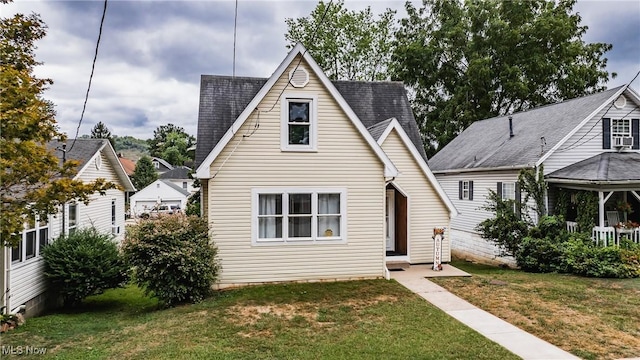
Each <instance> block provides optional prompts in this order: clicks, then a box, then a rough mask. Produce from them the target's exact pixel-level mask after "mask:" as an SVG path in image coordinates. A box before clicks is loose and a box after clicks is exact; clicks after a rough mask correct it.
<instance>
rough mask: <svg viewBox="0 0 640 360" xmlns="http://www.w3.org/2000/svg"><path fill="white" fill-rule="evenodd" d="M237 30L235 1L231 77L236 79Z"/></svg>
mask: <svg viewBox="0 0 640 360" xmlns="http://www.w3.org/2000/svg"><path fill="white" fill-rule="evenodd" d="M237 28H238V0H236V12H235V15H234V17H233V77H234V78H235V77H236V32H237V31H236V29H237Z"/></svg>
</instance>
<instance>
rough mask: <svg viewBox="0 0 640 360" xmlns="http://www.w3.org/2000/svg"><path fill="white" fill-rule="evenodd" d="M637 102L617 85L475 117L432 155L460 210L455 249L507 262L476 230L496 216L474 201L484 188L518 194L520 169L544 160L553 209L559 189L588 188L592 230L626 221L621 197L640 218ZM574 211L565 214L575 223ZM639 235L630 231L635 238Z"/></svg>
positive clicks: (636, 218)
mask: <svg viewBox="0 0 640 360" xmlns="http://www.w3.org/2000/svg"><path fill="white" fill-rule="evenodd" d="M639 106H640V98H639V97H638V94H637V93H635V92H634V91H633V90H632V89H628V88H627V87H626V86H621V87H617V88H614V89H610V90H607V91H604V92H600V93H597V94H593V95H589V96H584V97H581V98H576V99H572V100H567V101H564V102H561V103H558V104H554V105H547V106H542V107H538V108H535V109H531V110H528V111H524V112H519V113H515V114H512V115H511V116H500V117H496V118H492V119H487V120H481V121H476V122H474V123H473V124H472V125H471V126H469V128H467V129H466V130H464V131H463V132H462V133H461V134H460V135H458V137H456V138H455V139H454V140H453V141H451V143H449V144H447V146H445V147H444V148H443V149H442V150H440V151H439V152H438V153H437V154H436V155H435V156H433V157H432V158H431V159H430V160H429V166H430V167H431V169H432V171H433V172H434V174H435V175H436V177H437V178H438V180H439V181H440V183H441V184H442V186H443V188H444V189H445V192H446V193H447V194H448V195H449V197H450V198H451V199H452V201H453V202H454V204H455V206H456V208H457V209H458V210H459V212H460V215H459V216H458V217H456V218H455V219H453V220H452V222H451V227H452V233H451V238H452V247H453V250H454V251H455V252H457V253H459V254H460V255H463V256H466V257H471V258H480V259H484V260H494V261H498V262H510V259H500V258H496V254H497V251H496V248H495V247H494V246H492V245H491V244H490V243H488V242H487V241H485V240H483V239H482V238H480V236H479V235H478V233H477V232H476V231H475V227H476V225H478V224H479V223H480V222H481V221H483V220H484V219H487V218H489V217H492V216H493V214H491V213H488V212H486V211H483V210H480V209H479V208H480V207H481V206H482V205H484V204H485V203H486V197H487V195H488V194H489V190H494V191H496V192H498V193H500V194H502V196H503V197H504V198H511V199H517V200H519V199H521V198H523V195H521V194H520V189H519V188H518V186H517V183H516V181H517V178H518V173H519V171H520V170H521V169H525V168H534V167H538V166H541V165H542V166H543V167H544V176H545V179H546V181H547V183H548V186H549V190H548V194H547V202H548V204H547V205H548V206H547V208H548V210H549V212H550V213H554V205H555V203H556V202H557V198H558V195H559V194H560V192H562V191H566V192H567V194H575V192H576V191H578V190H583V191H584V190H586V191H592V192H596V193H597V194H598V197H599V215H598V218H597V219H594V220H595V223H596V225H597V229H594V235H595V237H599V236H600V234H602V233H603V232H604V233H606V234H613V236H618V235H619V233H620V232H619V231H618V229H615V228H613V227H612V226H615V225H616V224H613V223H614V222H616V220H621V221H622V220H623V219H621V218H622V215H623V214H622V213H620V214H618V219H616V218H615V213H616V205H617V204H618V203H620V202H626V203H628V204H630V205H631V207H632V208H633V209H635V210H636V211H635V212H634V213H633V214H631V215H629V216H630V217H629V218H628V220H633V221H636V222H640V196H639V194H640V150H639V149H640V147H639V142H640V136H639V134H638V131H639V124H638V122H639V120H638V119H640V107H639ZM571 196H573V195H571ZM572 200H575V197H573V198H572ZM575 211H576V209H571V211H569V213H568V214H567V217H568V218H567V220H568V221H569V222H568V226H569V228H570V229H572V230H573V229H575V216H576V213H575ZM532 215H533V216H534V220H535V214H532ZM607 215H610V217H612V219H609V218H608V217H607ZM614 219H615V220H614ZM610 222H611V224H610ZM583 230H587V231H589V230H591V229H583ZM637 234H638V232H635V233H634V234H633V236H635V237H636V239H637V237H638V235H637Z"/></svg>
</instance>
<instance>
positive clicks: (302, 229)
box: [253, 189, 346, 243]
mask: <svg viewBox="0 0 640 360" xmlns="http://www.w3.org/2000/svg"><path fill="white" fill-rule="evenodd" d="M253 207H254V209H253V213H254V240H255V241H256V242H257V243H269V242H279V243H297V242H322V241H330V240H337V241H344V240H346V238H345V234H346V233H345V223H346V222H345V218H346V190H344V189H337V190H336V189H292V190H284V191H281V190H271V189H265V190H254V191H253Z"/></svg>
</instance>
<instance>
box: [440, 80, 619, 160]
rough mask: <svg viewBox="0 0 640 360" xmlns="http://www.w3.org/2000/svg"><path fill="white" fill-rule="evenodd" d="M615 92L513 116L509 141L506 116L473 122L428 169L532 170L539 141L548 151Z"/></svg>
mask: <svg viewBox="0 0 640 360" xmlns="http://www.w3.org/2000/svg"><path fill="white" fill-rule="evenodd" d="M618 90H620V87H617V88H614V89H610V90H607V91H603V92H600V93H597V94H592V95H588V96H584V97H581V98H576V99H572V100H567V101H563V102H561V103H558V104H553V105H546V106H542V107H538V108H534V109H531V110H528V111H523V112H519V113H515V114H513V115H512V117H513V132H514V136H513V137H511V138H510V137H509V117H508V116H499V117H495V118H491V119H487V120H481V121H476V122H474V123H473V124H471V126H469V127H468V128H467V129H466V130H464V131H463V132H462V133H461V134H460V135H458V136H457V137H456V138H455V139H453V141H451V142H450V143H449V144H447V146H445V147H444V148H443V149H442V150H440V151H438V153H437V154H435V155H434V156H433V157H432V158H431V159H429V167H430V168H431V170H432V171H433V172H438V171H443V170H465V169H474V168H497V167H514V168H517V167H523V166H532V165H533V164H535V162H536V161H537V160H538V159H540V157H541V155H542V151H541V150H542V148H541V146H540V144H541V140H540V138H541V137H544V138H545V141H546V145H545V146H544V151H545V152H546V151H549V150H550V149H551V148H552V147H553V146H555V145H556V144H557V143H558V142H560V140H562V138H563V137H565V136H566V135H567V134H568V133H569V132H570V131H571V130H572V129H574V128H575V127H576V126H578V125H579V124H580V122H581V121H582V120H584V119H585V118H586V117H587V116H589V115H590V114H591V113H592V112H593V111H595V110H596V109H597V108H598V107H599V106H600V105H602V104H603V103H604V102H605V101H607V99H609V98H610V97H611V96H613V94H614V93H616V92H617V91H618Z"/></svg>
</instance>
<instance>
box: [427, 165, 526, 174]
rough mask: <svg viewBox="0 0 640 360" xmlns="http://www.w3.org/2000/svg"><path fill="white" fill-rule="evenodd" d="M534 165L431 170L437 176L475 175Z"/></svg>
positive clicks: (520, 168)
mask: <svg viewBox="0 0 640 360" xmlns="http://www.w3.org/2000/svg"><path fill="white" fill-rule="evenodd" d="M533 167H534V165H531V164H524V165H508V166H496V167H485V168H483V167H479V168H468V169H466V168H462V169H447V170H431V171H432V172H433V173H434V174H436V175H441V174H442V175H450V174H461V173H474V172H490V171H509V170H522V169H530V168H533Z"/></svg>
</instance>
